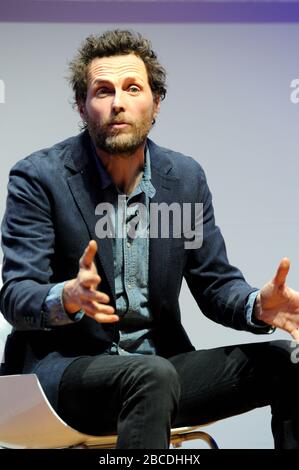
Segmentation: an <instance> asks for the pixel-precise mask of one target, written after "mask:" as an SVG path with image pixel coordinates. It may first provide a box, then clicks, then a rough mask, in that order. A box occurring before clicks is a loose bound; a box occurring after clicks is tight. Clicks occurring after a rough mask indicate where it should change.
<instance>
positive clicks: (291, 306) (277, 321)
mask: <svg viewBox="0 0 299 470" xmlns="http://www.w3.org/2000/svg"><path fill="white" fill-rule="evenodd" d="M289 269H290V260H289V259H288V258H283V259H282V260H281V262H280V264H279V267H278V269H277V272H276V275H275V277H274V278H273V279H272V281H270V282H268V283H267V284H265V285H264V287H263V288H262V289H261V291H260V293H259V294H258V296H257V299H256V304H255V307H254V316H255V317H256V318H257V320H260V321H263V322H264V323H267V324H269V325H271V326H274V327H277V328H281V329H282V330H285V331H287V332H288V333H290V334H291V335H292V337H293V338H294V340H295V341H297V342H299V330H298V328H299V292H296V291H295V290H294V289H291V288H290V287H288V286H287V285H286V277H287V274H288V272H289Z"/></svg>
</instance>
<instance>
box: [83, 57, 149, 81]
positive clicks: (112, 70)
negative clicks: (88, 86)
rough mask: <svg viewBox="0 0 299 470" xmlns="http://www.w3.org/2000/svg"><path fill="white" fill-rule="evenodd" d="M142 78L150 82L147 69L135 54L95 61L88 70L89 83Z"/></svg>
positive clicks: (102, 58)
mask: <svg viewBox="0 0 299 470" xmlns="http://www.w3.org/2000/svg"><path fill="white" fill-rule="evenodd" d="M134 76H136V78H140V79H142V80H143V81H148V76H147V71H146V67H145V65H144V62H143V60H142V59H140V57H138V56H136V55H135V54H127V55H116V56H110V57H101V58H96V59H93V61H92V62H91V63H90V65H89V69H88V81H89V82H90V83H92V82H93V81H94V80H98V79H103V80H119V79H122V78H126V77H134Z"/></svg>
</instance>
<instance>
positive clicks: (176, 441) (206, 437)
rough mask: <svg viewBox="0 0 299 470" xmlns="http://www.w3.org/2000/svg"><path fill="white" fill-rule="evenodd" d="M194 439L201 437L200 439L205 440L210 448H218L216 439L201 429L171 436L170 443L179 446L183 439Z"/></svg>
mask: <svg viewBox="0 0 299 470" xmlns="http://www.w3.org/2000/svg"><path fill="white" fill-rule="evenodd" d="M195 439H201V440H202V441H205V442H206V443H207V444H208V446H209V447H210V449H218V445H217V443H216V441H215V440H214V439H213V438H212V436H210V434H208V433H207V432H203V431H189V432H186V433H182V434H179V435H177V436H173V437H172V438H171V444H172V445H173V446H174V447H181V445H182V442H185V441H193V440H195Z"/></svg>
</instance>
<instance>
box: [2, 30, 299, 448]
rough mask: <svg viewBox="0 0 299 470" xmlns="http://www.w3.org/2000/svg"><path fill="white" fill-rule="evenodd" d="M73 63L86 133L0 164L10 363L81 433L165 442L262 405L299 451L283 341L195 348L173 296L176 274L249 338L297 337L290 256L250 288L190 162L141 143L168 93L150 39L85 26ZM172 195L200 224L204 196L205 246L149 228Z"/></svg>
mask: <svg viewBox="0 0 299 470" xmlns="http://www.w3.org/2000/svg"><path fill="white" fill-rule="evenodd" d="M70 70H71V77H70V81H71V84H72V87H73V90H74V93H75V101H76V104H77V106H78V110H79V112H80V115H81V117H82V119H83V122H84V127H85V128H86V129H85V131H84V132H83V133H81V134H80V135H79V136H77V137H73V138H70V139H68V140H66V141H64V142H61V143H59V144H57V145H55V146H54V147H52V148H50V149H45V150H41V151H39V152H36V153H34V154H32V155H31V156H29V157H27V158H26V159H24V160H21V161H20V162H19V163H17V164H16V165H15V166H14V167H13V169H12V170H11V173H10V181H9V186H8V199H7V210H6V214H5V217H4V220H3V224H2V244H3V251H4V263H3V280H4V285H3V288H2V290H1V311H2V312H3V314H4V315H5V317H6V319H7V320H8V321H9V322H10V323H11V324H12V325H13V327H14V329H13V333H12V335H11V336H10V337H9V339H8V341H7V345H6V373H16V372H21V373H28V372H34V373H36V374H37V375H38V377H39V379H40V381H41V383H42V386H43V388H44V390H45V392H46V394H47V396H48V398H49V400H50V401H51V403H52V405H53V406H54V407H55V408H56V409H57V411H58V413H59V414H60V415H61V417H62V418H63V419H65V420H66V421H67V422H68V423H69V424H70V425H72V426H73V427H75V428H77V429H79V430H81V431H83V432H86V433H94V434H101V433H107V432H111V431H117V433H118V444H117V445H118V448H143V449H150V448H167V447H168V445H169V431H170V427H171V426H179V425H192V424H199V423H204V422H207V421H211V420H216V419H220V418H224V417H227V416H231V415H234V414H238V413H241V412H244V411H247V410H250V409H252V408H255V407H259V406H264V405H267V404H270V405H271V407H272V413H273V419H272V429H273V435H274V442H275V446H276V447H277V448H299V420H298V404H297V403H298V401H297V395H296V391H297V389H298V378H299V376H298V374H299V371H298V366H297V365H296V364H294V363H293V362H292V361H291V359H290V353H291V349H290V348H289V343H288V342H284V341H272V342H265V343H258V344H247V345H237V346H231V347H223V348H216V349H213V350H210V351H200V350H199V351H195V349H194V347H193V346H192V344H191V343H190V340H189V338H188V337H187V334H186V332H185V331H184V329H183V326H182V325H181V321H180V310H179V304H178V297H179V292H180V288H181V282H182V278H183V276H184V277H185V278H186V280H187V283H188V285H189V288H190V290H191V292H192V294H193V296H194V298H195V299H196V301H197V303H198V305H199V307H200V308H201V310H202V311H203V312H204V314H205V315H207V316H209V317H210V318H211V319H213V320H214V321H216V322H219V323H222V324H224V325H226V326H231V327H233V328H235V329H240V330H247V331H251V332H253V333H268V332H271V331H272V330H273V328H275V327H279V328H282V329H284V330H286V331H288V332H289V333H290V334H291V335H292V337H293V338H294V339H295V340H298V339H299V334H298V330H297V328H298V327H299V294H298V293H297V292H295V291H293V290H291V289H290V288H288V287H287V286H286V284H285V280H286V276H287V273H288V270H289V261H288V260H287V259H283V260H282V261H281V263H280V265H279V267H278V271H277V274H276V275H275V277H274V279H273V280H272V281H270V282H269V283H268V284H266V285H265V286H264V287H263V288H262V289H261V290H260V291H258V290H257V289H255V288H252V287H250V286H249V285H248V284H247V283H246V281H245V280H244V278H243V276H242V274H241V272H240V271H239V270H238V269H237V268H235V267H233V266H231V265H230V264H229V262H228V260H227V256H226V251H225V245H224V241H223V239H222V236H221V233H220V231H219V229H218V227H217V226H216V225H215V223H214V216H213V207H212V202H211V195H210V192H209V189H208V186H207V183H206V179H205V175H204V173H203V170H202V168H201V167H200V165H199V164H198V163H196V162H195V161H194V160H193V159H191V158H189V157H185V156H183V155H181V154H179V153H177V152H173V151H170V150H167V149H165V148H161V147H159V146H157V145H156V144H154V143H153V142H152V141H151V140H150V139H148V138H147V136H148V133H149V131H150V129H151V127H152V125H153V123H154V122H155V119H156V117H157V114H158V112H159V107H160V102H161V100H162V99H163V98H164V96H165V93H166V87H165V71H164V69H163V67H162V66H161V65H160V64H159V62H158V60H157V57H156V55H155V53H154V52H153V51H152V50H151V46H150V43H149V42H148V41H147V40H146V39H144V38H143V37H141V36H140V35H137V34H133V33H131V32H129V31H120V30H116V31H108V32H106V33H104V34H103V35H101V36H98V37H94V36H91V37H89V38H87V39H86V40H85V42H84V43H83V45H82V47H81V49H80V50H79V52H78V54H77V56H76V58H75V59H74V60H73V62H72V63H71V67H70ZM174 203H175V204H176V206H175V207H176V208H181V207H186V206H184V204H187V206H188V207H191V213H192V220H191V222H192V224H191V226H190V227H192V228H193V229H194V227H195V229H196V230H197V229H198V230H200V224H198V223H197V222H198V221H196V219H197V215H198V214H196V210H195V208H196V207H199V206H198V204H199V205H200V204H202V207H203V216H202V217H203V218H202V222H203V239H202V243H199V244H198V245H196V246H194V245H192V244H191V246H190V245H187V243H186V240H185V239H186V238H188V237H187V236H185V235H186V234H185V232H184V230H182V229H181V228H180V227H178V226H177V225H178V221H177V219H175V216H174V217H173V219H171V218H169V219H168V221H167V224H168V229H169V232H168V235H169V236H162V234H161V231H160V232H159V231H158V232H159V235H158V236H152V229H156V227H154V224H155V223H157V220H154V219H152V217H151V210H152V208H153V207H154V204H164V205H166V206H167V207H170V206H171V205H172V204H174ZM107 208H110V209H111V208H112V209H113V210H110V213H109V214H108V216H107V210H106V209H107ZM141 208H143V209H144V208H145V210H143V215H144V214H145V215H146V216H149V214H150V216H149V219H150V222H149V224H148V223H145V224H144V217H143V219H142V218H140V217H138V211H139V210H141ZM104 209H105V210H104ZM108 212H109V210H108ZM147 220H148V219H147V218H146V222H147ZM162 222H163V221H162ZM140 227H141V228H140ZM119 229H121V230H119ZM122 229H125V230H124V231H122ZM191 232H192V230H191ZM155 233H156V232H155ZM123 234H124V235H123ZM103 235H105V236H103ZM136 235H137V236H136ZM138 235H139V236H138ZM178 235H180V236H178ZM79 260H80V261H79ZM78 261H79V268H78ZM211 365H212V367H211Z"/></svg>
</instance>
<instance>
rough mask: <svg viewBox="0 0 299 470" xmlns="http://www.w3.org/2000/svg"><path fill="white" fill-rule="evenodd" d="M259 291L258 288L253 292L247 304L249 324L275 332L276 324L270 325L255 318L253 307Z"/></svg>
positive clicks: (246, 310)
mask: <svg viewBox="0 0 299 470" xmlns="http://www.w3.org/2000/svg"><path fill="white" fill-rule="evenodd" d="M259 293H260V291H259V290H256V291H254V292H251V294H250V295H249V296H248V299H247V302H246V305H245V312H246V321H247V325H248V326H250V327H253V328H256V329H260V330H266V331H265V333H273V331H275V328H274V326H270V325H268V324H267V323H263V322H260V321H258V320H255V318H254V315H253V309H254V305H255V301H256V298H257V296H258V294H259Z"/></svg>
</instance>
